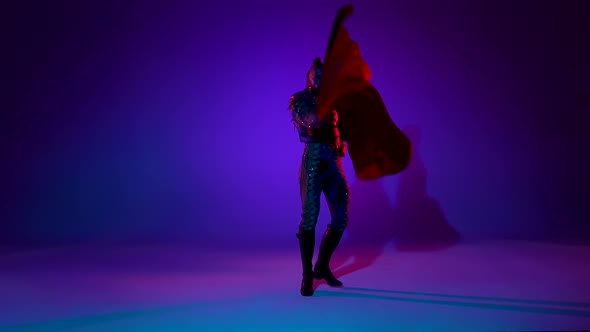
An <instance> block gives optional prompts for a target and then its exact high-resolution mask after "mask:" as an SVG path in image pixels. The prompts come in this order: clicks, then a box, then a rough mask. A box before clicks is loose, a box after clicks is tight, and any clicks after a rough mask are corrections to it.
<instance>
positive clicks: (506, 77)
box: [0, 0, 590, 247]
mask: <svg viewBox="0 0 590 332" xmlns="http://www.w3.org/2000/svg"><path fill="white" fill-rule="evenodd" d="M382 2H383V3H381V1H352V2H351V3H352V4H353V5H355V7H356V12H355V14H354V15H353V16H352V17H351V19H350V20H349V21H348V22H347V27H348V29H349V32H350V34H351V37H352V38H353V39H355V40H356V41H358V42H359V44H360V46H361V51H362V53H363V56H364V57H365V59H366V60H367V62H368V63H369V65H370V68H371V69H372V71H373V80H372V82H373V83H374V85H375V86H376V87H377V88H378V89H379V90H380V92H381V94H382V96H383V99H384V101H385V103H386V105H387V106H388V108H389V110H390V113H391V115H392V118H393V119H394V121H395V122H396V123H397V124H398V125H399V126H400V127H401V128H402V129H404V131H406V132H407V133H408V135H409V136H410V137H411V138H412V140H413V141H414V143H415V148H416V159H415V160H414V162H413V163H412V165H411V166H410V168H409V169H408V170H407V171H406V172H404V173H402V174H401V175H399V176H395V177H388V178H386V179H384V180H382V181H375V182H358V181H357V180H356V179H355V178H354V172H353V169H352V164H351V162H350V160H349V159H346V161H345V170H346V173H347V175H348V176H349V180H350V184H351V187H352V190H353V192H352V195H353V202H352V206H351V220H350V227H349V232H348V234H347V236H355V235H357V238H358V239H362V240H371V241H376V242H387V241H389V240H392V239H393V240H395V241H396V243H403V242H404V241H405V242H407V243H413V242H416V241H434V240H452V241H455V240H457V239H459V238H460V239H461V240H463V241H472V240H479V239H498V238H500V239H504V238H516V239H527V240H544V241H562V240H576V241H577V240H582V241H586V240H588V239H590V229H589V226H588V222H587V220H590V216H589V213H588V209H587V207H586V206H587V204H588V198H589V197H588V196H589V194H588V191H587V189H586V188H588V185H587V184H586V183H587V181H588V180H587V172H588V165H587V164H586V163H585V161H583V160H584V159H585V154H586V151H588V150H589V144H588V139H587V137H586V134H585V133H584V130H585V128H586V123H585V122H584V121H582V110H584V109H585V110H588V109H589V108H588V104H585V105H583V104H582V102H585V101H583V100H582V99H583V98H582V97H583V95H584V94H586V95H587V91H588V77H589V75H588V63H587V59H588V58H589V57H588V52H587V51H588V50H587V41H588V36H587V35H583V27H582V15H583V8H582V6H583V4H582V3H583V1H579V2H574V1H551V2H547V3H543V2H542V1H396V2H392V3H386V2H385V1H382ZM344 3H345V2H342V1H333V0H329V1H314V2H311V1H309V2H305V1H282V2H279V1H267V2H260V1H259V2H252V1H248V2H247V3H246V2H242V3H241V4H238V5H236V4H235V3H234V1H227V0H224V1H211V2H208V3H205V2H202V3H196V2H194V1H184V2H183V1H119V2H117V4H116V5H115V2H112V3H107V2H104V1H93V2H88V1H83V2H79V1H69V2H67V1H57V2H51V3H49V2H47V3H45V4H42V3H37V4H35V5H33V4H23V5H20V8H12V10H7V11H4V13H5V15H7V18H5V19H4V20H3V22H4V23H3V24H5V25H6V27H5V29H4V31H5V32H8V34H7V35H6V37H7V39H5V42H4V45H3V47H2V48H3V50H4V51H3V53H4V54H3V57H4V58H5V60H4V61H3V62H4V63H3V64H2V67H3V74H2V76H4V78H5V79H6V80H5V82H6V83H7V84H6V86H5V88H3V90H4V91H3V94H5V95H6V97H5V98H3V99H4V101H3V103H2V104H3V106H2V109H3V113H4V115H3V117H4V118H5V119H6V115H7V116H8V121H6V122H5V121H2V122H4V124H3V125H2V127H4V129H3V130H2V131H3V137H5V139H2V150H3V153H2V154H3V158H2V159H3V161H2V165H1V166H0V167H1V170H2V175H1V178H0V180H1V182H0V185H1V186H2V189H1V190H2V191H1V195H2V197H1V198H2V202H1V204H2V205H1V206H0V207H1V210H0V218H1V224H0V243H5V244H55V243H73V242H80V241H103V240H109V241H147V242H155V241H158V242H161V241H165V242H166V241H189V242H191V243H195V244H198V245H203V246H206V245H213V246H216V245H240V246H241V245H250V246H259V247H267V246H281V245H294V244H295V241H296V239H295V237H294V233H295V231H296V228H297V224H298V222H299V215H300V201H299V189H298V183H297V172H298V168H299V163H300V159H301V152H302V149H303V146H302V144H301V143H299V141H298V138H297V135H296V133H295V132H294V130H293V127H292V124H291V122H290V116H289V113H288V111H287V102H288V99H289V96H290V95H291V94H292V93H293V92H295V91H298V90H300V89H302V88H303V87H304V84H305V72H306V70H307V69H308V67H309V65H310V64H311V61H312V59H313V57H315V56H323V53H324V48H325V45H326V42H327V38H328V34H329V29H330V27H331V24H332V20H333V17H334V15H335V12H336V10H337V9H338V7H339V6H341V5H342V4H344ZM328 220H329V214H328V210H327V207H326V205H325V203H322V211H321V215H320V221H319V224H318V227H319V228H320V229H323V227H324V225H325V224H326V223H327V222H328Z"/></svg>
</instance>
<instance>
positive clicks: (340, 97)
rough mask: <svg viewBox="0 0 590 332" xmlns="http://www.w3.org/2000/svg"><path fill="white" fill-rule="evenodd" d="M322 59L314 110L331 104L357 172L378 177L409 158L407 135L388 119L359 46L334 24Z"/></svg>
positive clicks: (405, 163)
mask: <svg viewBox="0 0 590 332" xmlns="http://www.w3.org/2000/svg"><path fill="white" fill-rule="evenodd" d="M337 29H338V30H337V33H336V36H335V39H334V42H333V44H332V45H331V48H330V49H329V51H328V54H327V55H326V58H325V59H324V70H323V75H322V84H321V87H320V91H319V95H318V112H319V115H320V116H324V115H326V114H328V113H329V112H331V110H334V109H335V110H336V111H337V112H338V118H339V127H340V129H341V135H342V138H343V140H344V141H346V142H347V145H348V153H349V155H350V158H351V160H352V163H353V166H354V170H355V173H356V176H357V178H359V179H361V180H372V179H378V178H381V177H384V176H387V175H394V174H397V173H399V172H401V171H402V170H404V169H405V168H406V167H407V166H408V164H409V162H410V159H411V143H410V140H409V139H408V137H407V136H406V135H405V134H404V133H403V132H402V131H401V130H400V129H399V128H398V127H397V126H396V124H395V123H394V122H393V120H392V119H391V117H390V115H389V112H388V111H387V108H386V107H385V104H384V103H383V99H382V98H381V95H380V94H379V92H378V91H377V89H376V88H375V87H374V86H373V85H372V84H371V83H370V82H369V79H370V78H371V71H370V70H369V66H368V65H367V63H366V62H365V60H364V59H363V58H362V56H361V53H360V49H359V46H358V44H357V43H356V42H354V41H353V40H351V39H350V37H349V34H348V31H347V30H346V28H345V27H344V25H342V24H339V26H338V27H337Z"/></svg>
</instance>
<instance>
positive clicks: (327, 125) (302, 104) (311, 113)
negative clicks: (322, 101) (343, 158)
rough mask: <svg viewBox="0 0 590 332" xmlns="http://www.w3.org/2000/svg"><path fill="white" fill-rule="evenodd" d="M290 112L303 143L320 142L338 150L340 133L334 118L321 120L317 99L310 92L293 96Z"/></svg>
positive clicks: (297, 93) (301, 92) (306, 91)
mask: <svg viewBox="0 0 590 332" xmlns="http://www.w3.org/2000/svg"><path fill="white" fill-rule="evenodd" d="M289 110H290V111H291V116H292V118H293V123H294V124H295V128H296V129H297V131H298V133H299V140H300V141H301V142H318V143H326V144H330V145H333V146H334V147H335V148H337V147H338V146H339V145H340V144H339V136H340V133H339V131H338V127H337V123H336V121H334V118H333V117H332V116H329V117H328V118H327V119H320V118H319V117H318V114H317V105H316V98H315V96H314V95H313V94H312V92H311V91H309V90H303V91H299V92H296V93H295V94H293V95H292V96H291V98H290V100H289Z"/></svg>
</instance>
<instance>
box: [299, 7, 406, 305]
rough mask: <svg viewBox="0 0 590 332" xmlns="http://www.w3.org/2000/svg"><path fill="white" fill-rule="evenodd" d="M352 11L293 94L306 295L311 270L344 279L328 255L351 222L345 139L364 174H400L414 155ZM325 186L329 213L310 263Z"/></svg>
mask: <svg viewBox="0 0 590 332" xmlns="http://www.w3.org/2000/svg"><path fill="white" fill-rule="evenodd" d="M351 14H352V6H345V7H343V8H341V9H340V10H339V11H338V14H337V16H336V20H335V21H334V24H333V27H332V33H331V34H330V39H329V41H328V47H327V49H326V54H325V56H324V60H325V62H324V63H322V60H321V59H320V58H315V59H314V60H313V64H312V66H311V68H310V69H309V70H308V72H307V83H306V87H305V89H304V90H302V91H299V92H297V93H295V94H293V95H292V96H291V98H290V101H289V110H290V111H291V116H292V120H293V123H294V125H295V128H296V129H297V132H298V134H299V139H300V141H301V142H303V143H304V144H305V148H304V151H303V157H302V160H301V167H300V171H299V184H300V193H301V203H302V213H301V221H300V223H299V232H298V233H297V238H298V239H299V248H300V254H301V263H302V268H303V280H302V282H301V288H300V293H301V295H303V296H311V295H313V293H314V290H313V279H314V278H315V279H319V280H321V279H324V280H326V282H327V283H328V285H330V286H333V287H340V286H342V282H341V281H339V280H338V279H336V277H335V276H334V274H333V273H332V271H331V270H330V259H331V257H332V254H333V253H334V251H335V250H336V247H337V246H338V244H339V243H340V240H341V238H342V235H343V233H344V230H345V228H346V226H347V223H348V205H349V201H350V189H349V185H348V182H347V179H346V175H345V173H344V170H343V168H342V161H341V158H342V157H344V155H345V153H346V152H347V151H346V150H347V148H346V147H347V146H348V150H349V155H350V158H351V159H352V163H353V166H354V171H355V175H356V177H357V178H358V179H360V180H372V179H378V178H381V177H384V176H386V175H393V174H397V173H399V172H401V171H402V170H403V169H405V168H406V167H407V166H408V164H409V161H410V156H411V144H410V141H409V140H408V138H407V137H406V135H404V133H403V132H401V130H399V128H398V127H397V126H396V125H395V124H394V122H393V121H392V120H391V117H390V116H389V113H388V111H387V109H386V108H385V105H384V103H383V100H382V99H381V96H380V94H379V92H378V91H377V90H376V89H375V88H374V87H373V86H372V85H371V84H370V83H369V78H370V75H371V73H370V71H369V68H368V65H367V64H366V62H365V61H364V60H363V59H362V57H361V55H360V51H359V47H358V45H357V44H356V43H355V42H354V41H352V40H351V39H350V38H349V36H348V32H347V31H346V29H345V28H344V26H343V25H342V22H343V21H344V19H345V18H346V17H348V16H350V15H351ZM322 193H324V196H325V197H326V201H327V203H328V206H329V208H330V215H331V219H332V220H331V222H330V223H329V224H328V227H327V229H326V231H325V233H324V235H323V238H322V241H321V244H320V248H319V253H318V258H317V261H316V263H315V265H313V264H312V260H313V254H314V248H315V227H316V224H317V220H318V216H319V209H320V195H321V194H322Z"/></svg>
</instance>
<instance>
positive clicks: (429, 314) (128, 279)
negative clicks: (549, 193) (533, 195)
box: [0, 241, 590, 332]
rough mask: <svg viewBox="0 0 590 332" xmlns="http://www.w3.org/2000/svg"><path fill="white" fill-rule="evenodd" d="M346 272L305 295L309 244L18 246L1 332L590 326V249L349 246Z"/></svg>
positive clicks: (0, 287)
mask: <svg viewBox="0 0 590 332" xmlns="http://www.w3.org/2000/svg"><path fill="white" fill-rule="evenodd" d="M332 268H333V270H334V272H335V274H336V276H337V277H340V278H341V280H342V281H343V282H344V287H343V288H339V289H338V288H331V287H329V286H327V285H326V284H325V283H316V287H317V288H316V291H315V294H314V296H312V297H302V296H301V295H299V283H300V280H301V279H300V275H301V265H300V262H299V256H298V252H297V247H293V248H292V249H281V250H274V251H271V250H264V251H263V250H245V249H244V250H235V251H231V250H230V251H224V252H215V251H212V250H206V249H198V248H196V247H191V246H186V245H182V246H181V245H178V246H163V245H159V246H128V245H127V246H122V245H119V246H114V245H113V246H108V247H104V246H98V245H83V246H72V247H60V248H47V249H38V250H4V251H2V252H1V253H0V331H3V332H4V331H306V332H312V331H340V332H344V331H567V330H584V329H586V330H590V246H588V245H563V244H561V245H560V244H549V243H539V242H524V241H523V242H516V241H496V242H481V243H470V244H467V243H460V244H457V245H454V246H452V247H448V248H438V249H437V248H431V249H428V250H426V249H425V250H417V249H416V250H407V249H406V250H400V249H398V248H396V246H395V245H393V244H391V245H387V246H385V247H384V248H371V246H370V245H369V246H366V247H361V246H354V247H353V246H352V245H347V244H346V243H343V244H342V245H341V247H340V248H339V250H338V251H337V254H336V256H335V257H334V260H333V263H332Z"/></svg>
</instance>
